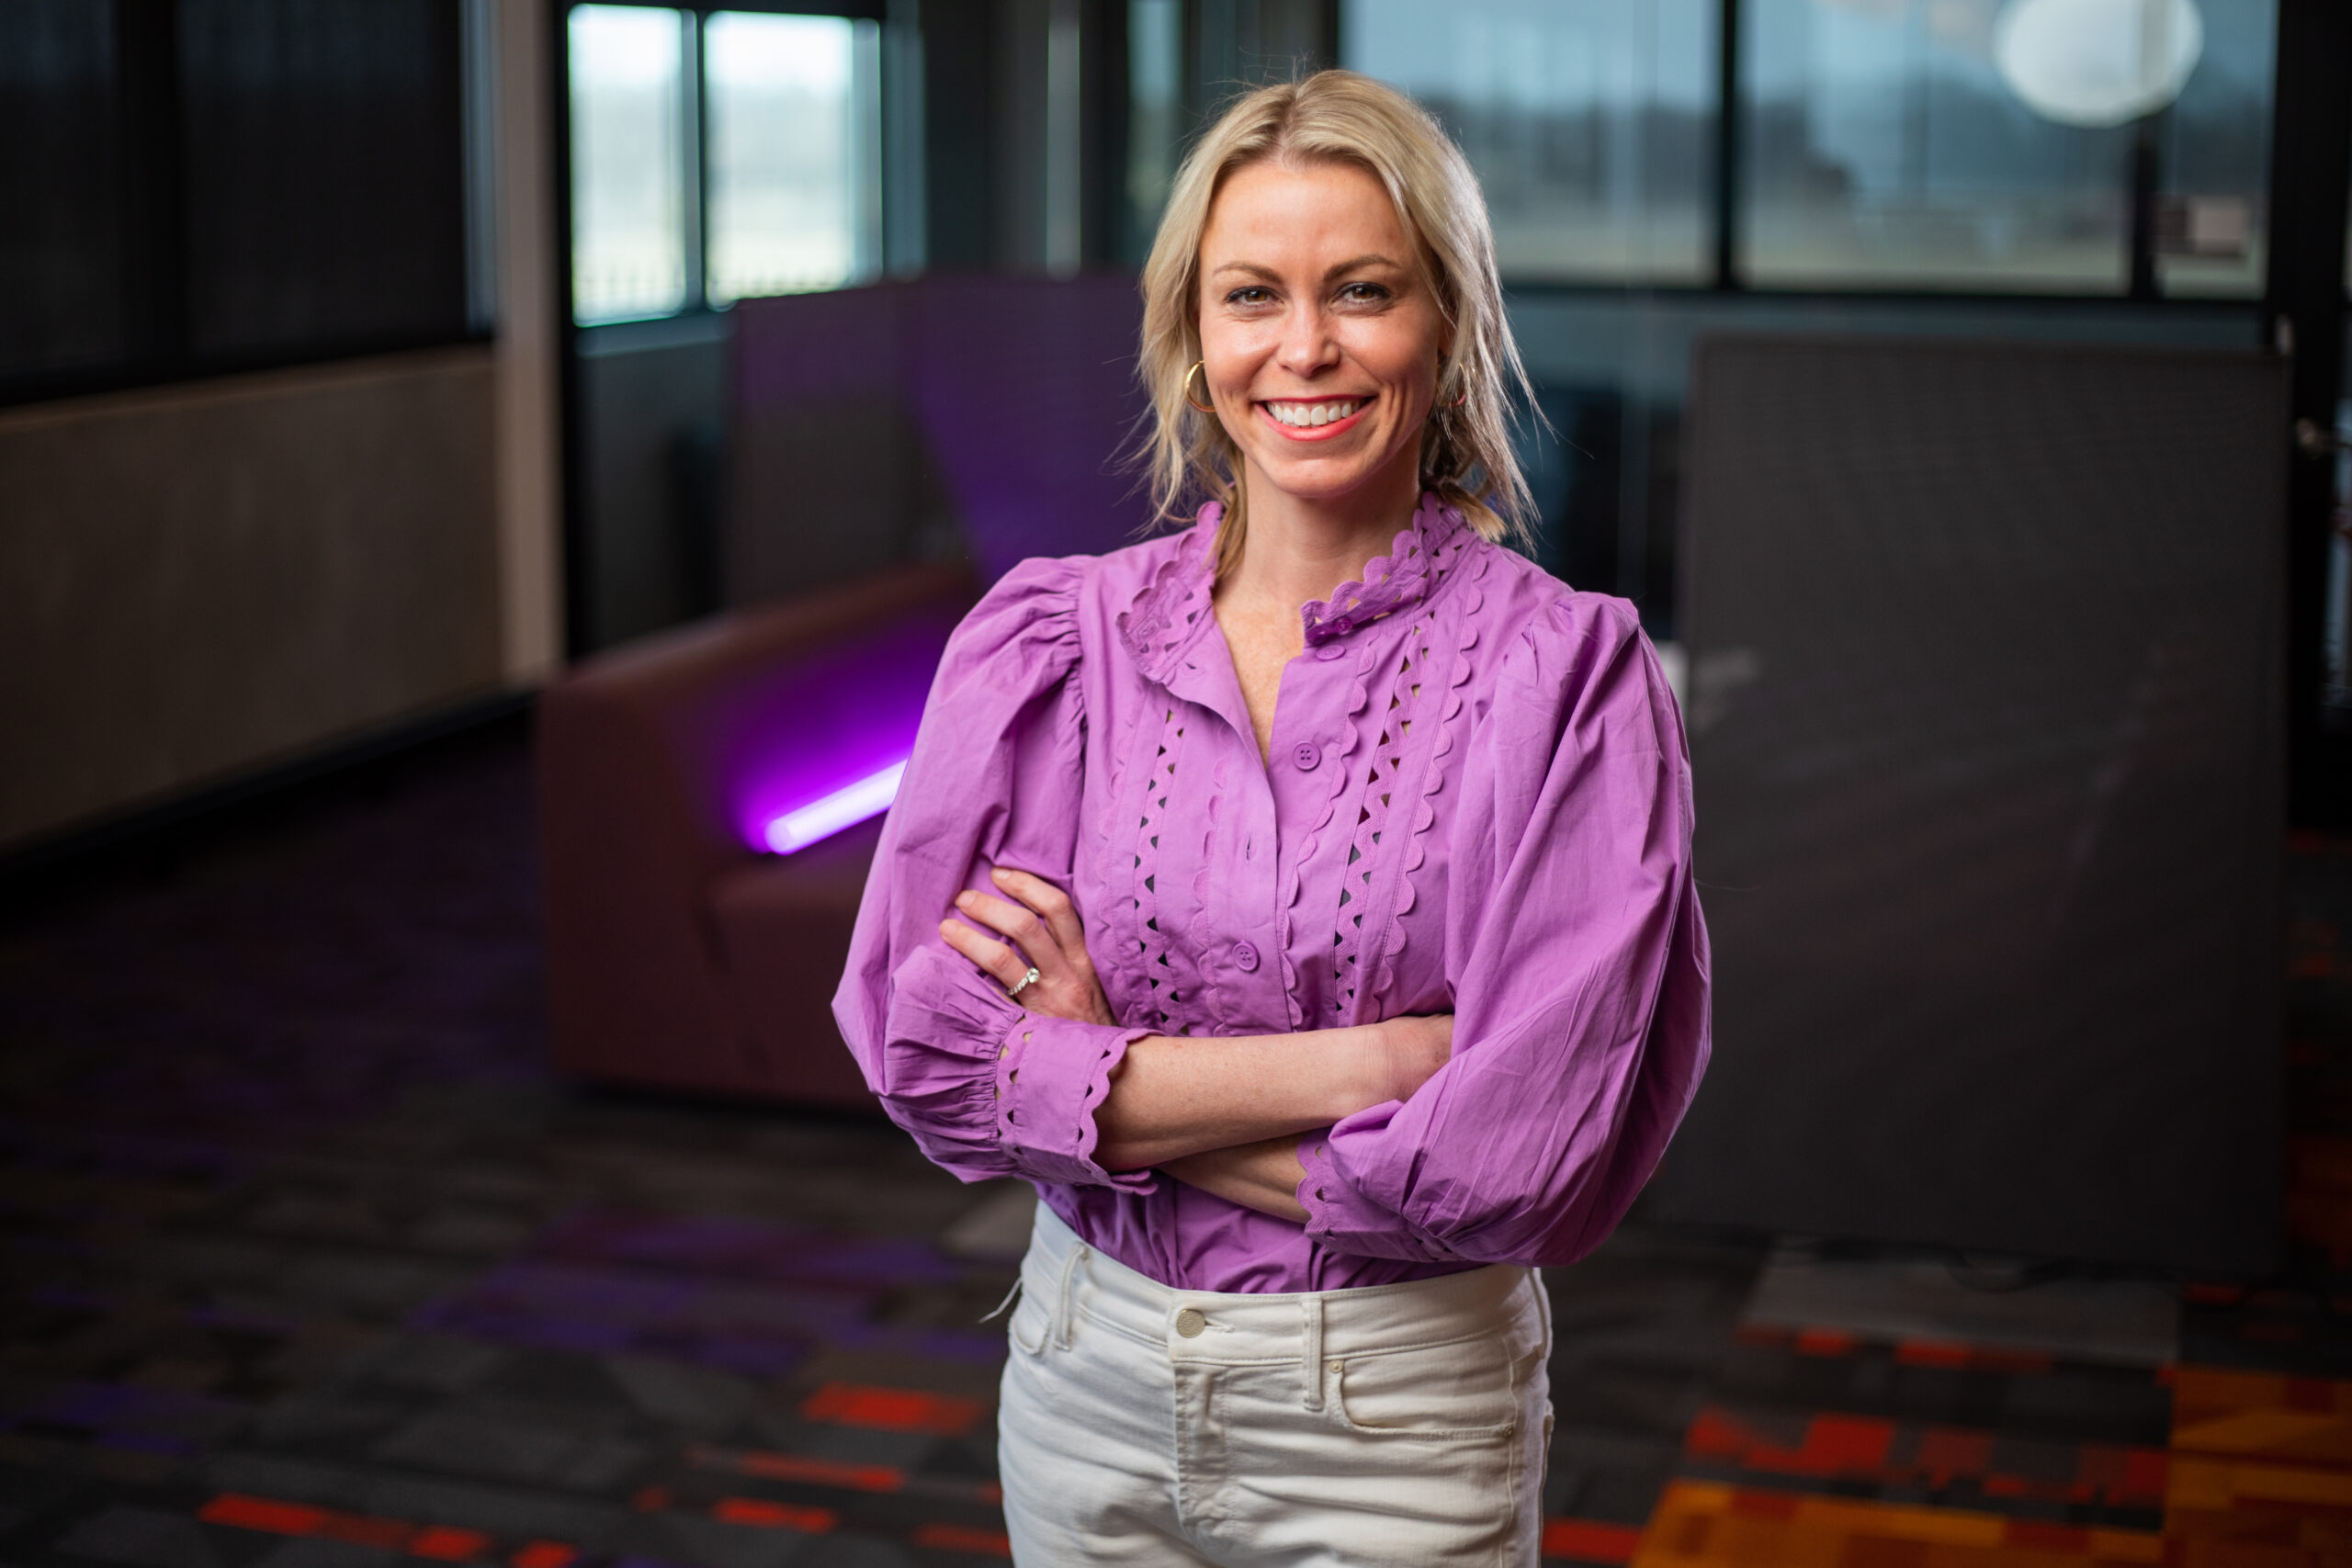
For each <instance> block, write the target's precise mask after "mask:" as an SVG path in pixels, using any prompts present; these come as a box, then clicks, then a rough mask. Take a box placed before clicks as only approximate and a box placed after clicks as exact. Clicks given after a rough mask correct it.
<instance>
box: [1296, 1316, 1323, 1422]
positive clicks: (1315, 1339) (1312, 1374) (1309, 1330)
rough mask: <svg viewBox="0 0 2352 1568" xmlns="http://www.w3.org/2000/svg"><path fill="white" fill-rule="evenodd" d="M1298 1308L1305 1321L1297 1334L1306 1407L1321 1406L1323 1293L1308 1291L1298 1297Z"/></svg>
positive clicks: (1313, 1408)
mask: <svg viewBox="0 0 2352 1568" xmlns="http://www.w3.org/2000/svg"><path fill="white" fill-rule="evenodd" d="M1298 1310H1299V1312H1300V1313H1301V1314H1303V1315H1304V1316H1305V1317H1306V1323H1305V1324H1304V1325H1303V1330H1304V1331H1303V1332H1302V1333H1301V1334H1300V1336H1299V1341H1300V1344H1301V1345H1302V1346H1303V1348H1302V1349H1301V1350H1300V1352H1299V1371H1300V1372H1301V1373H1302V1374H1303V1375H1304V1377H1305V1379H1306V1408H1308V1409H1309V1410H1320V1409H1322V1408H1323V1295H1322V1292H1319V1291H1317V1292H1309V1293H1307V1294H1306V1295H1303V1296H1301V1297H1299V1298H1298Z"/></svg>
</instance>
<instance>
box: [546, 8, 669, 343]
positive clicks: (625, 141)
mask: <svg viewBox="0 0 2352 1568" xmlns="http://www.w3.org/2000/svg"><path fill="white" fill-rule="evenodd" d="M689 26H690V22H689V19H688V18H687V17H686V16H685V14H684V13H683V12H679V11H673V10H666V9H657V8H654V7H650V6H575V7H574V8H573V10H572V12H571V25H570V30H571V299H572V313H573V315H574V317H575V318H576V319H578V320H579V321H582V322H589V321H620V320H626V319H628V318H630V317H642V316H665V315H668V314H670V313H671V312H672V311H674V310H679V309H681V308H683V307H684V304H685V302H686V222H687V220H688V217H689V215H690V213H689V209H688V208H687V205H686V199H687V198H686V192H687V174H688V172H689V171H688V168H687V165H686V162H685V160H686V156H687V142H686V139H685V138H684V136H683V135H682V134H681V132H682V131H683V130H684V118H685V93H686V90H687V86H686V82H685V65H686V39H687V31H686V29H687V28H688V27H689Z"/></svg>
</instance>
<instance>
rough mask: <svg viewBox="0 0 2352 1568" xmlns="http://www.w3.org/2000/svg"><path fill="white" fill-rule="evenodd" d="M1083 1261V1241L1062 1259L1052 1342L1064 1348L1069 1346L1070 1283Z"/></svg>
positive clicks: (1084, 1257) (1076, 1275) (1084, 1254)
mask: <svg viewBox="0 0 2352 1568" xmlns="http://www.w3.org/2000/svg"><path fill="white" fill-rule="evenodd" d="M1085 1261H1086V1247H1085V1245H1084V1244H1083V1243H1080V1244H1079V1245H1078V1246H1075V1247H1071V1248H1070V1249H1069V1257H1067V1258H1063V1259H1062V1282H1061V1290H1060V1291H1059V1292H1058V1295H1059V1298H1060V1299H1059V1300H1057V1302H1055V1303H1054V1342H1055V1343H1056V1344H1057V1345H1059V1346H1060V1347H1061V1348H1063V1349H1065V1350H1067V1349H1069V1319H1070V1303H1069V1297H1070V1283H1071V1281H1072V1280H1075V1279H1076V1278H1077V1277H1078V1266H1079V1265H1080V1264H1081V1263H1083V1262H1085Z"/></svg>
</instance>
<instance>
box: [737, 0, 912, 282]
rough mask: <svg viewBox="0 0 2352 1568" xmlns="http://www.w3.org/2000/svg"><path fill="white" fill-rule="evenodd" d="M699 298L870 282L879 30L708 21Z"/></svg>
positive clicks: (742, 19)
mask: <svg viewBox="0 0 2352 1568" xmlns="http://www.w3.org/2000/svg"><path fill="white" fill-rule="evenodd" d="M703 50H704V80H705V82H706V84H707V94H708V103H707V109H706V113H707V121H706V123H707V125H708V127H709V132H708V134H709V174H708V179H709V191H710V195H709V201H710V264H709V281H708V284H707V298H708V299H709V301H710V303H711V304H713V305H724V304H729V303H732V302H733V301H735V300H737V299H744V298H746V297H748V296H752V295H758V294H799V293H805V292H808V291H809V290H811V289H818V288H840V287H842V285H843V284H847V283H853V282H857V281H860V280H863V279H865V278H869V277H872V276H875V274H876V272H877V271H878V270H879V261H880V253H881V231H882V222H881V201H880V197H881V185H882V180H881V95H880V92H879V90H878V89H879V85H880V78H881V63H880V51H881V29H880V28H878V27H877V26H876V24H875V23H873V22H871V21H853V20H850V19H848V18H846V17H795V16H777V15H769V14H762V13H754V12H745V11H720V12H717V13H714V14H713V15H712V16H711V17H710V19H709V21H708V22H707V24H706V25H705V27H704V31H703Z"/></svg>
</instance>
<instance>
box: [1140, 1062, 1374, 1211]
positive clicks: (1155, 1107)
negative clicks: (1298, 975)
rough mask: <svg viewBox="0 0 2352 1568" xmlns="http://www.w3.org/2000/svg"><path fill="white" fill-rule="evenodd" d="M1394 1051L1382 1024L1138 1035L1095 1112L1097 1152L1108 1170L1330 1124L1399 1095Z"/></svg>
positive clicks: (1151, 1163) (1165, 1162)
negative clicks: (1224, 1034)
mask: <svg viewBox="0 0 2352 1568" xmlns="http://www.w3.org/2000/svg"><path fill="white" fill-rule="evenodd" d="M1392 1058H1393V1053H1392V1052H1391V1050H1390V1049H1389V1041H1388V1039H1387V1037H1386V1035H1385V1033H1384V1026H1382V1025H1379V1024H1367V1025H1364V1026H1363V1027H1361V1028H1352V1029H1323V1030H1315V1031H1312V1032H1306V1033H1300V1034H1255V1035H1242V1036H1237V1037H1230V1038H1221V1037H1216V1036H1210V1037H1202V1038H1185V1039H1169V1038H1165V1037H1160V1036H1154V1037H1152V1038H1150V1039H1146V1040H1138V1041H1136V1043H1135V1044H1133V1045H1131V1046H1129V1047H1128V1048H1127V1054H1126V1058H1125V1060H1124V1061H1123V1062H1121V1063H1120V1064H1119V1067H1118V1070H1117V1071H1116V1072H1115V1073H1114V1074H1113V1076H1112V1078H1111V1090H1110V1093H1109V1094H1108V1095H1107V1096H1106V1097H1105V1098H1104V1100H1103V1103H1102V1105H1101V1106H1100V1107H1099V1108H1098V1109H1097V1110H1096V1111H1095V1113H1094V1125H1095V1129H1096V1133H1097V1140H1098V1141H1097V1142H1096V1145H1095V1158H1096V1159H1097V1160H1098V1161H1099V1162H1101V1164H1102V1166H1103V1168H1104V1169H1106V1170H1136V1169H1141V1168H1144V1167H1147V1166H1159V1167H1161V1168H1168V1167H1169V1164H1170V1161H1172V1160H1181V1159H1182V1158H1183V1157H1185V1156H1188V1155H1196V1154H1200V1153H1203V1152H1204V1151H1206V1150H1211V1149H1229V1148H1231V1147H1233V1146H1234V1145H1240V1144H1248V1145H1254V1144H1259V1143H1261V1142H1264V1141H1265V1140H1268V1139H1282V1138H1287V1137H1292V1136H1295V1134H1300V1133H1304V1132H1306V1131H1308V1130H1309V1129H1312V1128H1316V1127H1328V1126H1329V1125H1330V1124H1331V1123H1332V1122H1337V1121H1339V1120H1340V1118H1342V1117H1345V1116H1351V1115H1353V1114H1354V1113H1355V1112H1356V1111H1362V1110H1363V1109H1364V1108H1365V1107H1367V1106H1372V1105H1378V1104H1381V1103H1383V1102H1384V1101H1385V1100H1389V1099H1391V1098H1393V1097H1394V1091H1395V1087H1396V1086H1395V1085H1394V1083H1393V1082H1392V1066H1391V1062H1392ZM1406 1092H1408V1093H1409V1092H1410V1089H1407V1090H1406ZM1294 1163H1295V1160H1294ZM1180 1179H1182V1178H1181V1177H1180ZM1296 1180H1297V1178H1296V1177H1295V1176H1294V1177H1293V1178H1292V1181H1293V1184H1294V1185H1295V1183H1296ZM1196 1185H1197V1183H1196ZM1253 1206H1254V1205H1253Z"/></svg>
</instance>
